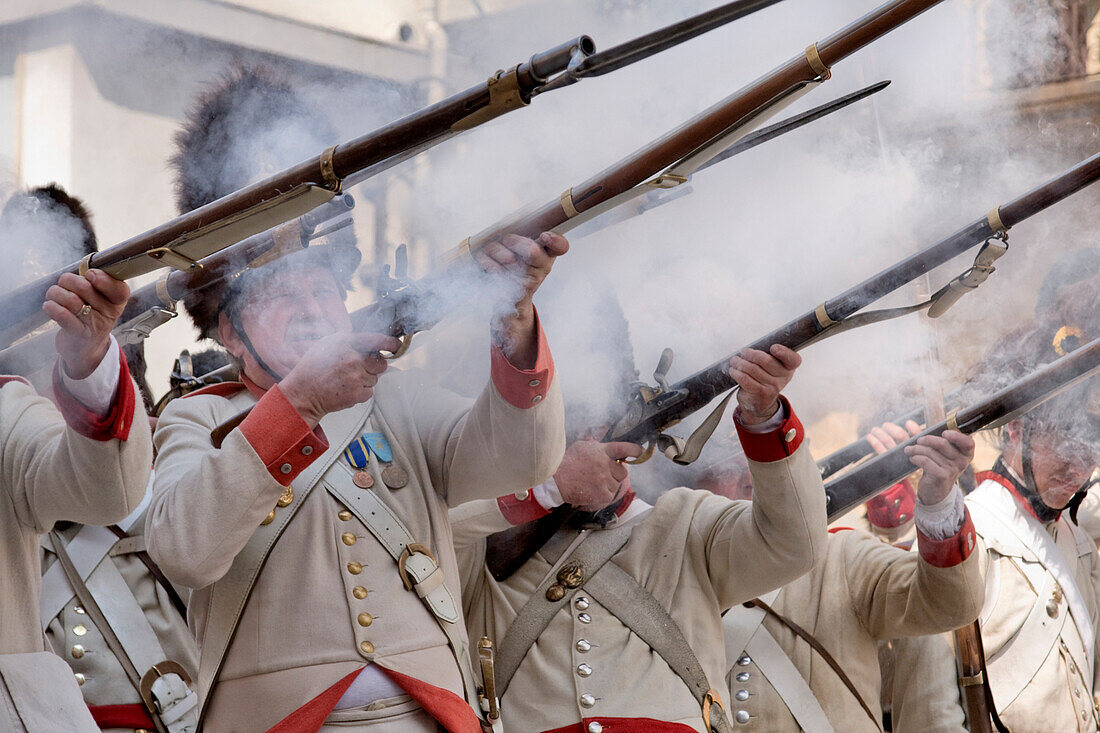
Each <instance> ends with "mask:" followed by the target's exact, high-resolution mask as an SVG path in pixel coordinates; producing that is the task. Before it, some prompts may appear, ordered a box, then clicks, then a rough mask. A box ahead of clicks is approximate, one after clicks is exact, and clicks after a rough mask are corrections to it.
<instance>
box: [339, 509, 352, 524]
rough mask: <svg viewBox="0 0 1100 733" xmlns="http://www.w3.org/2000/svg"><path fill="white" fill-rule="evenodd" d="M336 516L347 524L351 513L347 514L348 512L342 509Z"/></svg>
mask: <svg viewBox="0 0 1100 733" xmlns="http://www.w3.org/2000/svg"><path fill="white" fill-rule="evenodd" d="M336 516H338V517H340V519H342V520H344V521H345V522H347V521H349V520H350V519H351V512H349V511H348V510H347V509H342V510H341V511H340V513H339V514H337V515H336Z"/></svg>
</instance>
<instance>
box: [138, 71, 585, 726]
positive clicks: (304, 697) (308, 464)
mask: <svg viewBox="0 0 1100 733" xmlns="http://www.w3.org/2000/svg"><path fill="white" fill-rule="evenodd" d="M257 84H259V83H258V82H255V80H252V81H248V82H247V83H244V88H246V89H248V90H249V93H248V94H246V95H244V97H243V98H241V99H243V101H244V102H245V103H248V104H251V103H252V102H254V101H255V100H256V99H260V100H266V101H267V102H268V103H269V104H270V107H268V108H266V109H267V111H268V112H272V113H280V112H282V111H285V110H286V109H290V108H292V107H293V95H291V94H289V90H287V89H285V88H283V87H278V89H276V90H275V91H273V90H272V88H271V87H270V85H260V86H264V88H265V89H267V92H260V91H257V89H256V85H257ZM279 89H281V90H282V92H284V93H283V94H279V93H276V92H277V91H278V90H279ZM229 94H230V97H231V98H230V99H226V98H224V97H222V96H214V97H208V98H207V100H206V101H207V103H209V104H212V105H214V107H216V108H217V109H220V110H221V112H219V113H218V114H222V113H226V114H229V116H230V117H233V116H234V115H235V114H236V113H235V112H233V111H232V110H231V109H229V110H228V111H227V108H232V106H233V105H232V97H233V96H234V94H233V92H232V90H231V89H230V92H229ZM207 112H210V110H207ZM264 112H265V108H264V107H260V108H258V109H255V110H254V114H253V116H252V118H251V119H253V120H254V121H256V122H257V123H258V124H262V123H264V122H265V120H268V121H273V122H272V124H276V125H278V124H279V121H278V120H277V119H275V118H277V117H278V114H269V115H268V116H267V117H265V116H264ZM199 116H200V117H201V118H202V119H204V120H205V121H206V122H205V124H206V129H207V130H223V129H224V127H222V126H221V125H222V123H221V122H218V121H217V120H220V119H222V118H221V117H218V118H216V119H215V121H213V122H211V115H210V114H207V113H206V112H204V113H202V114H201V115H199ZM261 132H262V131H258V132H257V134H258V135H260V134H261ZM207 142H209V141H207ZM203 144H205V143H203ZM223 157H224V158H226V159H228V158H231V157H232V156H231V155H229V152H228V151H224V150H223ZM210 160H211V161H213V162H214V163H217V162H218V159H217V158H216V157H214V158H211V159H210ZM181 170H182V175H183V178H184V179H189V177H190V176H191V175H206V174H207V173H208V172H204V171H202V170H198V173H196V172H195V170H192V169H189V168H188V167H187V166H183V167H182V169H181ZM189 170H191V173H188V172H187V171H189ZM215 183H216V184H217V185H215V186H212V187H211V186H206V185H205V184H200V185H195V186H192V185H190V184H187V185H184V186H181V190H182V191H192V190H195V191H200V192H205V193H204V195H217V194H219V193H221V190H220V188H219V187H220V186H221V185H222V182H221V178H220V177H215ZM566 247H567V243H566V242H565V240H564V239H563V238H561V237H559V236H556V235H551V234H545V235H543V236H542V237H540V239H539V240H538V241H537V242H536V241H533V240H530V239H525V238H521V237H513V236H509V237H506V238H505V241H504V242H498V243H493V244H490V245H489V246H487V247H486V248H484V250H482V253H479V254H478V255H477V256H478V258H479V261H480V262H481V263H482V265H483V267H484V268H485V269H488V270H492V271H496V272H499V273H501V274H502V275H503V276H507V277H511V278H514V279H515V281H516V282H517V283H520V284H521V285H520V292H521V294H520V295H519V297H518V299H517V300H516V302H515V305H514V307H513V308H512V309H511V311H510V313H507V314H505V315H504V316H502V317H501V318H500V319H499V320H498V321H497V322H496V323H495V333H496V343H495V345H494V346H493V348H492V353H491V356H490V360H491V364H492V366H491V381H490V383H489V384H488V385H486V386H485V388H484V390H483V391H482V393H481V395H480V396H479V397H478V398H477V400H476V401H474V402H472V403H471V402H470V401H469V400H465V399H462V398H459V397H458V396H456V395H454V394H452V393H449V392H446V391H444V390H442V389H438V388H434V387H432V386H431V385H426V384H424V383H423V380H421V379H420V378H419V376H418V375H417V374H416V373H415V372H404V373H402V372H396V373H388V374H385V375H383V372H385V370H386V362H385V361H384V360H383V359H382V358H381V357H380V356H379V355H378V352H379V351H383V350H385V351H395V350H396V349H398V348H399V345H398V343H397V342H396V341H395V340H394V339H392V338H390V337H387V336H383V335H381V334H365V333H353V332H351V327H350V320H349V318H348V313H347V311H346V309H345V306H344V302H343V299H344V295H345V294H346V287H347V284H348V281H349V280H350V277H351V275H352V273H353V272H354V270H355V267H356V266H357V265H358V263H359V253H358V250H356V249H355V248H354V247H352V246H348V245H346V244H340V243H330V244H321V245H316V246H311V247H310V248H309V249H307V250H305V251H304V252H301V253H298V254H295V255H291V256H289V257H287V258H284V259H283V260H281V261H279V262H277V263H274V264H272V265H267V266H265V267H263V268H259V269H256V270H251V271H247V272H245V273H244V274H243V275H242V276H240V277H239V278H237V279H235V280H234V281H233V282H232V284H231V285H230V286H228V287H220V288H210V289H208V290H207V291H205V294H204V296H203V297H202V298H195V299H192V300H191V302H190V303H188V310H189V314H190V315H191V317H192V320H193V321H194V323H195V325H196V327H197V328H198V329H199V330H200V332H202V333H204V334H215V335H216V338H217V340H218V341H219V343H220V344H221V345H222V346H223V347H224V348H226V350H228V351H229V352H230V354H231V355H232V356H233V359H234V362H235V363H236V364H237V365H238V366H239V367H240V370H241V382H234V383H226V384H221V385H215V386H212V387H209V388H207V389H205V390H199V391H197V392H194V393H192V394H190V395H188V396H186V397H184V398H182V399H178V400H174V401H173V402H171V403H170V404H169V405H168V407H167V409H166V410H165V412H164V413H163V415H162V416H161V418H160V422H159V423H158V427H157V434H156V444H157V449H158V454H157V464H156V479H155V481H154V490H153V493H154V496H153V501H152V505H151V508H150V512H149V518H148V520H147V524H146V536H147V541H148V547H149V552H150V555H151V556H152V557H153V558H154V559H155V560H156V561H157V562H158V563H159V564H160V566H161V567H162V568H164V571H165V574H166V575H167V576H168V577H169V578H170V579H172V580H174V581H177V582H179V583H181V584H183V585H185V586H187V587H188V588H191V589H193V590H192V593H191V597H190V600H189V620H190V623H191V626H192V629H193V631H194V633H195V635H196V638H197V639H198V640H199V645H200V660H199V687H200V693H201V694H202V695H203V696H204V698H205V699H204V702H203V704H204V705H205V710H206V713H205V717H204V721H205V724H206V726H207V727H208V729H210V730H263V729H267V728H270V727H272V726H277V727H276V729H277V730H287V731H300V730H318V729H319V728H320V729H322V730H330V729H336V728H337V727H338V728H340V729H341V730H344V729H348V730H371V731H383V732H390V731H400V732H401V733H405V732H410V733H412V732H415V731H435V730H437V725H442V726H443V727H445V728H446V729H447V730H449V731H457V732H461V733H469V732H474V731H480V730H481V728H480V724H479V720H478V716H477V715H476V714H475V712H474V709H473V708H472V707H471V705H472V704H473V705H476V704H477V702H476V685H475V682H474V679H473V676H472V672H471V670H470V664H469V659H468V651H467V646H468V644H467V641H466V633H465V628H464V624H463V619H462V613H461V607H460V606H459V604H458V603H457V601H456V599H457V598H458V595H457V594H458V586H457V585H456V582H457V580H458V577H457V567H456V562H455V557H454V550H453V546H452V541H451V533H450V527H449V525H448V523H447V516H446V507H447V505H448V504H451V505H453V504H458V503H461V502H463V501H467V500H470V499H473V498H478V497H483V496H493V495H497V494H500V493H502V492H503V491H505V490H507V489H508V488H510V487H513V486H515V485H518V484H524V483H538V482H539V481H542V480H543V479H545V478H546V476H548V475H550V473H551V472H552V471H553V469H554V467H555V466H556V465H557V463H558V462H559V460H560V458H561V454H562V451H563V450H564V440H563V434H562V424H561V419H562V418H561V397H560V392H559V390H558V387H557V384H556V381H555V378H554V366H553V362H552V360H551V357H550V353H549V348H548V345H547V343H546V340H545V337H544V336H543V334H542V331H541V329H540V327H539V324H538V319H537V317H536V314H535V311H534V307H533V305H532V303H531V296H532V295H533V293H534V291H535V290H536V289H537V288H538V286H539V285H540V284H541V282H542V280H543V279H544V278H545V276H546V275H547V273H548V272H549V270H550V266H551V264H552V262H553V259H554V257H555V256H557V255H559V254H561V253H562V252H564V251H565V249H566ZM246 408H252V409H251V411H250V412H249V414H248V416H247V418H245V419H244V420H243V421H241V422H240V423H239V425H238V426H237V427H236V428H234V429H233V430H232V431H230V432H228V434H227V436H226V437H225V438H224V441H223V442H220V445H215V444H213V443H212V437H211V431H212V429H214V428H216V427H218V426H219V425H221V424H223V423H225V422H226V421H228V420H230V419H231V418H234V416H237V415H238V414H239V413H241V411H242V410H244V409H246Z"/></svg>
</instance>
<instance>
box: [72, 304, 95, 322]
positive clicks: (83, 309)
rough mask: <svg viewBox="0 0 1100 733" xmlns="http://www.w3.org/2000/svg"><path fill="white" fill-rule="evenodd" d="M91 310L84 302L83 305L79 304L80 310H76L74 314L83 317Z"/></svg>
mask: <svg viewBox="0 0 1100 733" xmlns="http://www.w3.org/2000/svg"><path fill="white" fill-rule="evenodd" d="M91 312H92V306H90V305H88V304H87V303H85V304H84V305H82V306H80V310H78V311H77V312H76V315H77V317H79V318H83V317H84V316H86V315H88V314H89V313H91Z"/></svg>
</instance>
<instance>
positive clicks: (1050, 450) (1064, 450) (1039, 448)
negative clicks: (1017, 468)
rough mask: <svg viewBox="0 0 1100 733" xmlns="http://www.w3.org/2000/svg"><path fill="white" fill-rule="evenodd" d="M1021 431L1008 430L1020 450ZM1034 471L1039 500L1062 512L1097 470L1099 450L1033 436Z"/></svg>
mask: <svg viewBox="0 0 1100 733" xmlns="http://www.w3.org/2000/svg"><path fill="white" fill-rule="evenodd" d="M1020 437H1021V431H1019V429H1018V428H1016V429H1013V427H1012V425H1010V426H1009V440H1010V441H1011V442H1012V443H1013V447H1014V448H1015V450H1017V451H1018V450H1019V441H1020ZM1030 447H1031V470H1032V473H1033V474H1034V476H1035V485H1036V487H1037V488H1038V490H1039V497H1040V498H1041V499H1042V500H1043V503H1044V504H1046V505H1047V506H1049V507H1050V508H1051V509H1062V508H1063V507H1065V505H1066V504H1068V503H1069V500H1070V499H1072V498H1073V495H1074V494H1075V493H1076V492H1077V490H1078V489H1079V488H1081V485H1082V484H1083V483H1085V481H1087V480H1088V479H1089V477H1090V476H1092V472H1093V471H1094V470H1095V469H1096V464H1097V461H1098V460H1100V457H1098V456H1097V454H1096V453H1097V452H1096V449H1095V448H1094V447H1093V446H1091V445H1089V444H1087V443H1086V442H1084V441H1082V440H1080V439H1077V438H1070V437H1067V436H1063V435H1058V434H1056V433H1044V434H1041V435H1036V434H1033V435H1032V436H1031V439H1030Z"/></svg>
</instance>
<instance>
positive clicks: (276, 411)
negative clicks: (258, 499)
mask: <svg viewBox="0 0 1100 733" xmlns="http://www.w3.org/2000/svg"><path fill="white" fill-rule="evenodd" d="M240 431H241V434H243V435H244V438H245V440H247V441H248V443H249V445H251V446H252V448H253V450H255V451H256V454H257V455H258V456H259V457H260V460H261V461H263V462H264V465H265V466H267V470H268V471H270V472H271V476H272V477H273V478H274V479H275V480H276V481H278V482H279V483H280V484H282V485H283V486H289V485H290V482H291V481H293V480H294V479H295V478H296V477H297V476H298V474H300V473H301V472H302V471H304V470H305V469H306V467H307V466H309V464H311V463H313V462H314V461H315V460H317V459H318V458H320V456H321V454H322V453H324V452H325V451H326V450H328V441H327V440H325V439H324V437H323V436H322V435H321V433H320V428H318V429H317V430H316V431H313V430H310V429H309V425H307V424H306V421H305V420H303V419H302V416H301V415H299V414H298V411H297V410H295V409H294V406H293V405H291V404H290V402H288V401H287V398H286V396H285V395H283V392H282V390H280V389H279V385H275V386H274V387H272V388H271V389H269V390H268V391H267V392H266V393H265V394H264V396H263V397H261V398H260V401H259V402H257V403H256V406H255V407H253V408H252V412H250V413H248V417H246V418H245V419H244V422H242V423H241V426H240Z"/></svg>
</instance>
